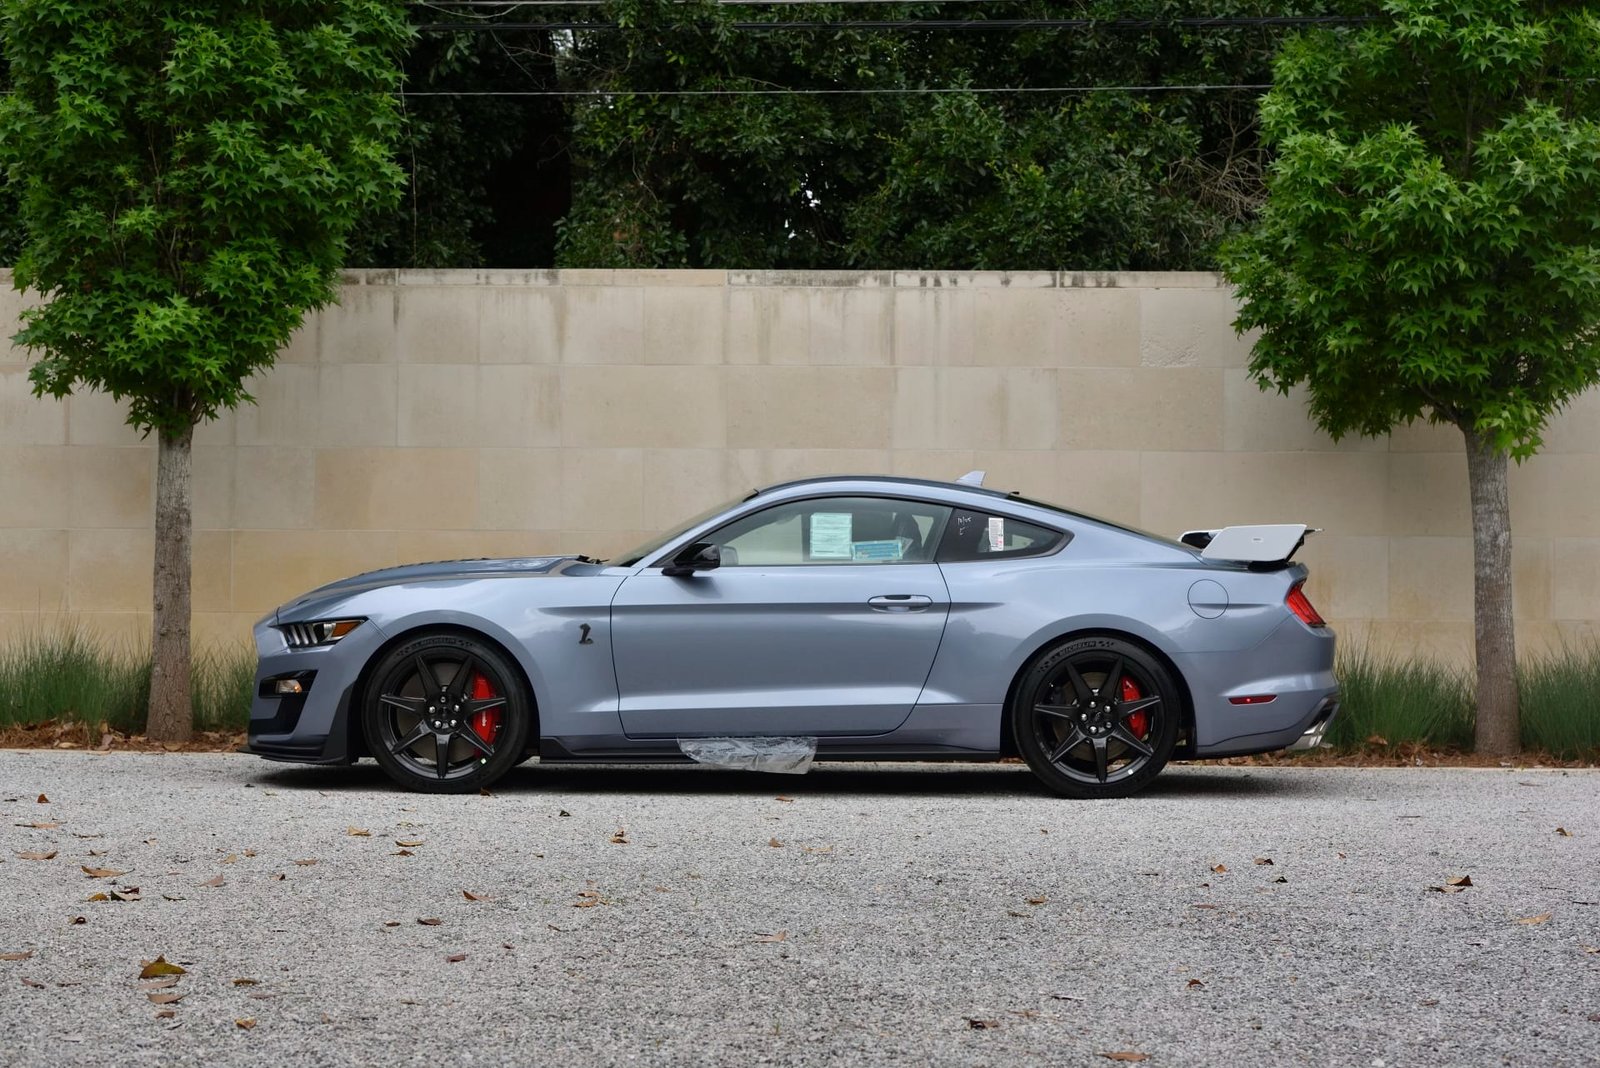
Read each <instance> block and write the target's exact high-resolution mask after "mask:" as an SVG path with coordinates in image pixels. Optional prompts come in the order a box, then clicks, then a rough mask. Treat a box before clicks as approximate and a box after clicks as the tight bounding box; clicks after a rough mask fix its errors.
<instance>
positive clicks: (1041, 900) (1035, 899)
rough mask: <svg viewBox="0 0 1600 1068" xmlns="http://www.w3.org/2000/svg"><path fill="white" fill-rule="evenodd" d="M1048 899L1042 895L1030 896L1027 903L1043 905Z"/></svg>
mask: <svg viewBox="0 0 1600 1068" xmlns="http://www.w3.org/2000/svg"><path fill="white" fill-rule="evenodd" d="M1049 900H1050V899H1049V898H1047V897H1044V896H1040V897H1030V898H1029V899H1028V904H1030V905H1043V904H1044V903H1045V902H1046V901H1049Z"/></svg>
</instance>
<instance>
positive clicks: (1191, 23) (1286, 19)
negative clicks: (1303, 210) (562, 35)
mask: <svg viewBox="0 0 1600 1068" xmlns="http://www.w3.org/2000/svg"><path fill="white" fill-rule="evenodd" d="M719 6H721V5H719ZM1379 18H1380V16H1370V15H1356V16H1346V15H1272V16H1237V17H1235V16H1218V17H1210V18H1177V19H1081V18H1080V19H1051V18H1045V19H848V20H842V21H841V20H835V19H803V20H798V21H788V22H761V21H756V22H750V21H742V22H730V23H726V24H725V25H718V24H716V23H710V22H701V23H694V24H691V25H695V26H703V27H704V28H706V29H732V30H738V31H742V32H749V33H773V32H780V31H785V30H868V31H873V32H881V31H885V30H977V31H990V30H1156V29H1195V30H1205V29H1232V28H1240V27H1253V26H1291V27H1292V26H1359V25H1365V24H1367V23H1370V22H1374V21H1378V20H1379ZM635 28H637V27H625V26H623V25H622V24H621V23H617V22H490V21H487V20H483V21H478V22H425V23H418V24H417V26H416V29H417V30H418V31H420V32H423V33H461V32H473V31H477V32H481V31H483V30H558V31H571V32H576V33H607V32H615V31H620V30H624V29H635Z"/></svg>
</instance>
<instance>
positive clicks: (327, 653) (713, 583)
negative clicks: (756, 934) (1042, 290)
mask: <svg viewBox="0 0 1600 1068" xmlns="http://www.w3.org/2000/svg"><path fill="white" fill-rule="evenodd" d="M1307 533H1309V531H1308V529H1307V528H1306V527H1304V526H1302V525H1299V524H1285V525H1274V526H1236V527H1226V528H1223V529H1221V530H1198V531H1190V532H1188V533H1186V534H1184V535H1183V536H1182V538H1181V539H1180V540H1168V539H1166V538H1161V537H1157V536H1156V535H1153V534H1147V533H1144V532H1142V531H1138V530H1131V529H1129V528H1127V527H1123V526H1120V525H1118V524H1116V523H1110V522H1107V521H1105V520H1103V519H1095V518H1093V517H1091V516H1087V515H1083V514H1081V513H1078V512H1074V511H1069V510H1067V509H1064V508H1059V507H1056V506H1055V505H1050V504H1043V503H1041V502H1038V501H1033V500H1028V499H1026V498H1023V497H1020V496H1017V495H1015V494H1006V493H1000V492H997V491H994V490H989V489H985V488H983V486H982V473H981V472H973V473H972V474H971V475H968V476H966V477H964V478H963V479H961V480H960V481H958V482H955V483H945V482H929V481H921V480H914V479H905V478H888V477H878V476H873V477H848V478H818V479H806V480H804V481H799V482H789V483H785V484H783V485H779V486H773V487H770V488H768V489H763V490H758V491H756V492H754V493H751V494H750V495H749V496H747V497H744V498H742V499H741V500H738V501H734V502H731V503H729V504H725V505H721V506H719V507H717V508H715V509H713V510H711V511H709V512H706V513H705V514H703V515H700V516H698V517H696V518H694V519H691V520H690V521H689V522H687V523H685V524H684V525H683V526H681V527H679V528H678V529H676V530H674V531H672V532H671V533H669V534H666V535H663V536H662V537H660V538H656V539H655V540H653V541H650V542H649V543H647V544H645V545H642V546H640V547H639V548H637V549H635V550H633V551H632V552H629V553H626V554H625V555H623V556H620V557H618V558H616V559H614V560H593V559H590V558H588V557H585V556H561V557H531V558H522V559H503V560H457V561H450V562H446V563H434V564H415V565H411V566H408V567H395V568H388V569H385V570H382V571H373V572H370V573H368V574H365V575H357V576H356V577H354V578H349V579H344V580H342V581H339V582H334V583H330V584H329V585H326V586H323V587H321V588H320V589H317V590H313V591H312V592H310V593H308V594H306V595H304V596H302V597H299V598H297V599H295V600H294V601H291V602H290V603H288V604H286V605H284V606H282V607H281V608H279V609H278V610H277V611H275V612H273V613H272V614H271V615H269V616H268V617H266V618H265V619H263V620H261V621H260V622H259V623H258V624H257V625H256V627H255V640H256V646H257V648H258V650H259V653H260V666H259V669H258V671H257V676H256V696H255V701H254V706H253V708H252V709H251V713H250V735H249V736H250V748H251V750H252V751H254V752H256V753H258V754H260V755H261V756H263V757H267V758H269V759H272V760H288V761H297V762H302V763H315V764H336V763H352V762H354V761H356V760H357V759H359V758H361V757H362V756H366V755H371V756H372V757H373V758H375V759H376V760H377V762H378V763H379V764H380V765H382V767H383V769H384V770H385V771H386V772H388V774H389V775H390V776H392V777H393V778H394V779H395V781H396V782H398V783H400V784H401V785H403V786H406V787H409V788H411V789H416V790H428V791H465V790H477V789H479V788H481V787H484V786H487V785H488V784H489V783H492V782H494V781H495V780H496V779H498V778H499V777H500V776H502V775H504V774H505V773H506V772H507V771H508V770H509V769H510V768H511V767H513V766H514V765H516V764H518V763H520V762H521V761H523V760H526V759H528V758H530V757H532V756H535V755H537V756H538V757H539V758H540V760H541V761H549V762H572V761H578V762H599V763H639V762H667V761H679V762H682V761H689V760H699V761H702V762H706V763H713V764H723V765H726V766H742V767H754V768H765V769H767V770H797V769H803V768H804V767H805V766H808V764H809V761H810V760H811V759H812V758H815V759H822V760H859V759H870V760H933V759H959V760H984V759H997V758H1000V757H1004V756H1012V755H1020V756H1021V757H1022V758H1023V759H1024V760H1026V761H1027V762H1028V764H1029V766H1030V767H1032V768H1033V770H1034V772H1035V773H1037V775H1038V777H1039V778H1040V779H1041V780H1042V781H1043V782H1044V784H1045V785H1046V786H1047V787H1048V788H1049V789H1050V790H1052V791H1054V792H1056V793H1058V794H1061V795H1064V796H1069V797H1085V798H1097V797H1118V796H1125V795H1127V794H1131V793H1133V792H1134V791H1136V790H1139V789H1140V788H1142V787H1143V786H1145V785H1146V784H1147V783H1149V782H1150V780H1151V779H1152V778H1154V777H1155V775H1156V774H1157V773H1158V772H1159V771H1160V770H1161V768H1162V767H1163V766H1164V765H1165V764H1166V763H1167V762H1168V760H1170V759H1172V758H1174V757H1213V756H1227V755H1234V754H1242V753H1259V752H1266V751H1269V750H1274V749H1283V748H1296V747H1302V746H1311V745H1315V744H1316V743H1317V742H1318V741H1320V740H1321V737H1322V733H1323V731H1324V730H1325V729H1326V728H1327V726H1328V724H1329V722H1330V721H1331V720H1332V718H1333V716H1334V715H1335V713H1336V712H1337V710H1338V683H1337V681H1336V680H1335V678H1334V675H1333V648H1334V636H1333V633H1332V631H1331V630H1330V629H1329V628H1328V627H1327V625H1326V624H1325V623H1324V622H1323V620H1322V618H1321V617H1320V616H1319V615H1318V614H1317V611H1316V609H1315V608H1313V607H1312V606H1311V603H1310V601H1308V600H1307V599H1306V596H1305V594H1304V592H1303V591H1302V588H1301V587H1302V585H1303V584H1304V582H1305V579H1306V568H1305V566H1304V565H1302V564H1295V563H1291V562H1290V558H1291V557H1292V556H1293V554H1294V551H1295V550H1296V549H1297V548H1298V547H1299V546H1300V545H1301V543H1302V542H1303V541H1304V539H1305V536H1306V534H1307Z"/></svg>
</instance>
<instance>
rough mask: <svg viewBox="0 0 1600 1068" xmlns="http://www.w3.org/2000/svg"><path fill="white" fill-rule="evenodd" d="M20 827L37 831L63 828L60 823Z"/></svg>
mask: <svg viewBox="0 0 1600 1068" xmlns="http://www.w3.org/2000/svg"><path fill="white" fill-rule="evenodd" d="M17 826H18V827H27V828H30V829H31V830H35V831H53V830H56V829H57V828H58V827H60V826H61V824H59V823H19V824H17Z"/></svg>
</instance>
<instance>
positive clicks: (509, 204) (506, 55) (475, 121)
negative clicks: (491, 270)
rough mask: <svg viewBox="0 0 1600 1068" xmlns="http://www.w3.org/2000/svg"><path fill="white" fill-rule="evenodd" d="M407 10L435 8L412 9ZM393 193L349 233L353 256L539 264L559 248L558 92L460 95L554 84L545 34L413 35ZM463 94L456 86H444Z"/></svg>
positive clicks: (562, 168)
mask: <svg viewBox="0 0 1600 1068" xmlns="http://www.w3.org/2000/svg"><path fill="white" fill-rule="evenodd" d="M412 13H413V15H414V17H418V18H421V17H437V12H434V11H432V9H429V8H425V7H421V8H413V9H412ZM403 73H404V77H405V86H406V89H407V91H408V92H410V93H414V94H424V93H428V94H434V93H439V94H447V95H427V96H424V95H415V96H412V97H410V98H409V99H406V100H404V101H403V103H402V111H401V119H402V124H401V130H400V134H399V143H398V145H397V146H396V147H397V157H396V158H397V162H398V163H399V164H400V166H401V168H402V169H403V170H404V171H405V173H406V183H405V192H404V195H403V196H402V197H401V199H400V201H399V202H398V203H385V204H382V205H380V206H377V207H375V208H374V209H373V210H371V211H370V212H369V213H368V214H367V216H366V217H365V218H364V219H363V220H362V221H361V223H360V224H359V225H358V226H357V227H356V228H355V231H354V232H353V233H352V235H351V240H350V252H349V261H350V262H351V263H355V264H360V265H362V266H369V267H432V268H442V267H478V266H484V265H487V264H493V265H512V266H521V267H527V266H541V265H548V264H549V263H551V262H552V260H553V258H554V255H555V240H556V231H555V222H556V220H557V219H558V218H560V217H561V216H562V215H563V214H565V212H566V209H567V203H568V199H569V195H570V189H569V187H570V182H571V178H570V165H569V160H568V154H567V141H568V137H569V134H568V129H567V126H568V124H567V119H566V108H565V105H564V104H563V102H562V101H561V99H559V98H552V99H537V98H533V99H529V98H506V97H483V96H472V95H465V94H470V93H475V92H479V91H482V90H484V89H495V88H514V89H519V90H539V89H553V88H559V86H560V81H559V75H558V73H557V71H556V66H555V56H554V51H553V49H552V47H551V44H550V34H548V33H545V32H537V33H509V32H508V33H506V34H498V33H496V34H488V33H471V32H462V33H450V34H437V33H435V34H425V35H422V36H419V37H418V38H417V40H416V41H415V42H414V44H413V45H412V47H411V49H410V50H409V51H408V52H407V54H406V56H405V60H404V64H403ZM448 94H463V95H448Z"/></svg>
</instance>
